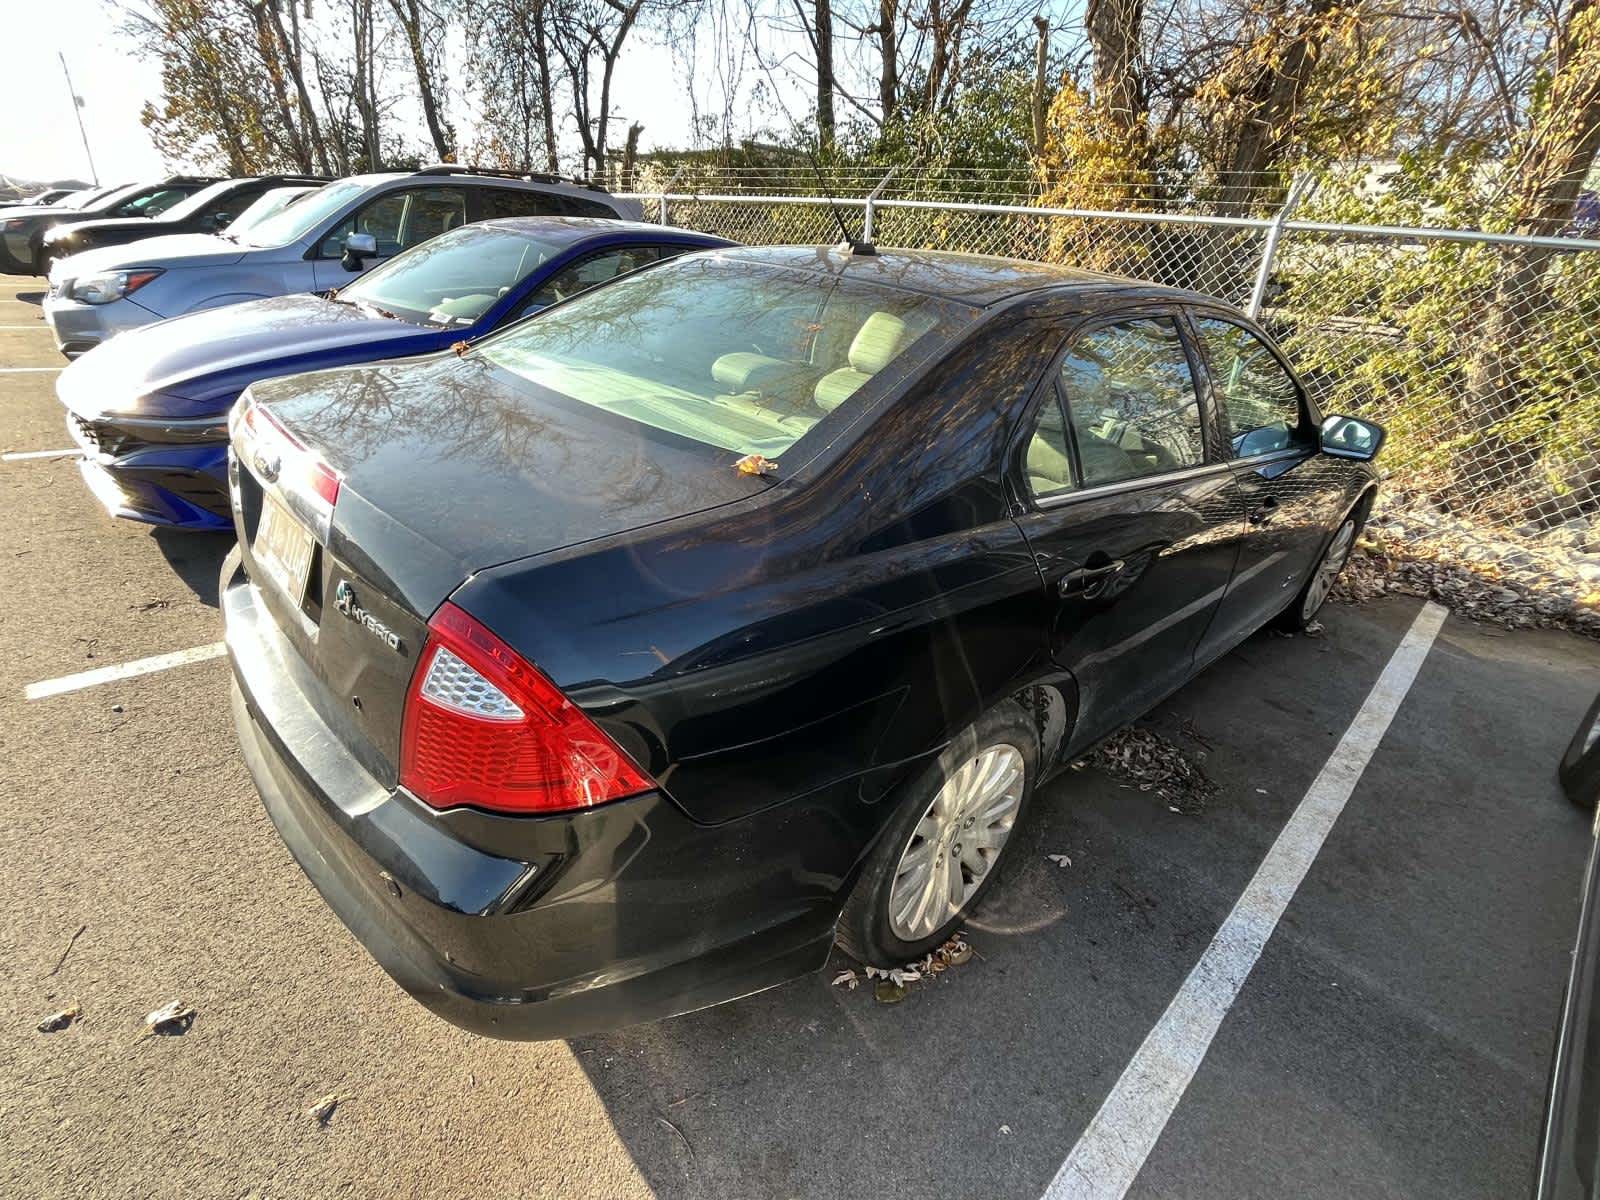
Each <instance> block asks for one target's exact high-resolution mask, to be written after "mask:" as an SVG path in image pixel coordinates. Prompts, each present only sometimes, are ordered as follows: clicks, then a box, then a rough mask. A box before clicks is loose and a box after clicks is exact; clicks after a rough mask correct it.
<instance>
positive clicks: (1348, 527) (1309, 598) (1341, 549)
mask: <svg viewBox="0 0 1600 1200" xmlns="http://www.w3.org/2000/svg"><path fill="white" fill-rule="evenodd" d="M1357 529H1358V523H1357V520H1356V516H1355V514H1354V513H1352V514H1351V515H1350V516H1348V517H1346V518H1345V519H1344V522H1343V524H1341V525H1340V526H1339V528H1338V529H1336V530H1334V531H1333V536H1332V537H1331V538H1329V539H1328V544H1327V546H1326V547H1325V548H1324V549H1323V551H1322V557H1321V558H1320V559H1318V560H1317V565H1316V566H1315V567H1313V568H1312V570H1311V577H1310V578H1309V579H1307V580H1306V583H1305V586H1304V587H1303V588H1301V589H1300V594H1299V595H1298V596H1296V597H1295V599H1294V603H1293V604H1291V605H1290V606H1289V607H1288V608H1286V609H1284V610H1283V613H1282V615H1281V616H1279V617H1278V620H1277V625H1278V628H1280V629H1286V630H1288V631H1289V632H1291V633H1299V632H1301V631H1302V630H1304V629H1305V627H1306V626H1307V625H1309V624H1311V622H1312V621H1314V620H1315V619H1316V616H1317V613H1318V612H1319V611H1321V609H1322V606H1323V605H1324V604H1326V603H1327V602H1328V597H1329V595H1331V594H1332V592H1333V585H1334V583H1335V582H1336V581H1337V580H1338V578H1339V572H1340V571H1342V570H1344V565H1345V563H1347V562H1349V561H1350V552H1351V551H1352V550H1354V549H1355V545H1356V532H1357Z"/></svg>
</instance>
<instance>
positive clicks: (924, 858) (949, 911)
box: [889, 743, 1027, 942]
mask: <svg viewBox="0 0 1600 1200" xmlns="http://www.w3.org/2000/svg"><path fill="white" fill-rule="evenodd" d="M1026 771H1027V768H1026V764H1025V762H1024V760H1023V757H1022V752H1021V751H1020V750H1018V749H1017V748H1016V747H1015V746H1012V745H1008V744H1006V743H1000V744H998V745H993V746H986V747H984V748H983V749H982V750H980V751H979V752H978V753H977V755H975V756H974V757H973V758H972V759H971V761H969V762H968V763H967V764H966V765H965V766H963V767H961V768H960V769H959V770H957V771H955V772H953V773H952V774H951V775H950V776H949V777H948V778H947V779H946V780H945V782H944V786H943V787H941V788H940V789H939V791H938V793H937V794H936V795H935V796H934V798H933V802H932V803H931V804H929V805H928V808H927V810H926V811H925V812H924V813H923V814H922V818H921V819H920V820H919V821H918V822H917V825H916V828H915V829H913V830H912V832H911V838H910V840H909V841H907V842H906V845H905V848H904V849H903V850H902V851H901V852H900V862H899V863H898V864H897V865H896V867H895V872H894V883H893V884H892V885H891V886H890V889H889V928H890V930H891V931H892V932H893V933H894V935H895V936H896V937H897V938H900V939H901V940H902V941H907V942H914V941H919V940H920V939H922V938H925V937H927V936H929V935H930V934H932V933H933V932H934V931H935V930H937V929H938V928H939V927H940V926H942V925H944V924H945V922H947V921H949V920H950V919H951V918H952V917H953V916H955V915H956V914H957V913H958V912H960V911H961V910H962V908H963V907H964V906H965V905H966V903H967V901H968V900H970V899H971V898H972V896H973V894H974V893H976V892H977V890H978V888H979V887H981V886H982V884H983V881H984V880H985V879H987V878H988V877H989V875H990V874H991V873H992V872H993V870H994V866H995V863H996V861H997V860H998V859H999V857H1000V852H1001V850H1002V849H1003V848H1004V847H1005V844H1006V839H1007V838H1009V837H1010V836H1011V830H1012V827H1013V826H1014V825H1015V824H1016V821H1017V813H1018V811H1019V810H1020V809H1021V807H1022V788H1023V783H1024V782H1025V778H1026Z"/></svg>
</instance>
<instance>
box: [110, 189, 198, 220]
mask: <svg viewBox="0 0 1600 1200" xmlns="http://www.w3.org/2000/svg"><path fill="white" fill-rule="evenodd" d="M195 190H196V189H195V188H181V187H170V188H158V189H156V190H155V191H153V192H147V193H145V194H144V195H142V196H138V197H135V198H134V199H132V200H125V201H123V202H122V203H121V204H119V205H117V207H116V215H117V216H119V217H153V216H155V215H156V214H157V213H163V212H166V211H167V209H169V208H171V207H172V206H173V205H174V204H176V203H178V201H180V200H182V199H183V198H184V197H185V196H187V195H188V194H189V193H190V192H193V191H195Z"/></svg>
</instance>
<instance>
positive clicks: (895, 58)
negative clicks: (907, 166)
mask: <svg viewBox="0 0 1600 1200" xmlns="http://www.w3.org/2000/svg"><path fill="white" fill-rule="evenodd" d="M899 19H900V14H899V11H898V5H897V0H878V26H877V29H878V43H879V46H880V47H881V49H882V55H883V70H882V71H881V72H880V73H879V75H878V104H879V105H880V107H882V109H883V123H884V124H885V125H888V124H889V122H890V121H892V120H894V114H895V109H896V107H897V106H898V105H899V101H900V41H899V38H900V29H899V24H898V22H899Z"/></svg>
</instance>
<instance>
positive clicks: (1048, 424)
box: [1027, 391, 1076, 496]
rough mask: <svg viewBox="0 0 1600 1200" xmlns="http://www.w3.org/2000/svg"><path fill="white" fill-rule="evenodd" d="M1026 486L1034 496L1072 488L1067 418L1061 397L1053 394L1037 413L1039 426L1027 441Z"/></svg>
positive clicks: (1074, 481) (1073, 482) (1073, 483)
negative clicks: (1062, 409) (1062, 407)
mask: <svg viewBox="0 0 1600 1200" xmlns="http://www.w3.org/2000/svg"><path fill="white" fill-rule="evenodd" d="M1027 471H1028V486H1029V487H1031V488H1032V489H1033V494H1034V495H1035V496H1047V495H1049V494H1050V493H1051V492H1063V491H1066V490H1067V489H1068V488H1070V487H1073V486H1074V485H1075V483H1076V480H1075V479H1074V477H1073V473H1072V451H1071V450H1070V449H1069V447H1068V444H1067V419H1066V417H1065V415H1063V413H1062V411H1061V398H1060V397H1059V396H1058V395H1057V394H1056V393H1055V392H1054V391H1052V392H1051V393H1050V395H1049V396H1048V397H1047V398H1046V400H1045V403H1044V407H1043V408H1042V409H1041V410H1040V412H1039V424H1038V426H1037V427H1036V428H1035V429H1034V431H1033V437H1031V438H1030V439H1029V440H1028V456H1027Z"/></svg>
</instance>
